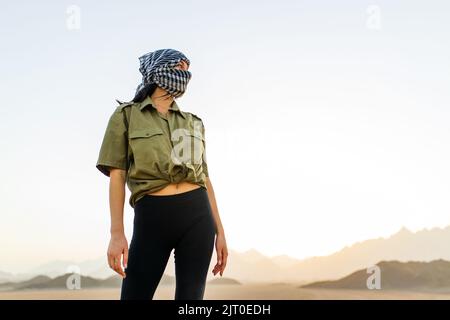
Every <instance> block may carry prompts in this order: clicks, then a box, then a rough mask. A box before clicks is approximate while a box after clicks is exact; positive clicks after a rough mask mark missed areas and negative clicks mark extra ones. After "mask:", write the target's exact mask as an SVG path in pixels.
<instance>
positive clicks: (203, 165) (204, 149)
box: [202, 121, 209, 177]
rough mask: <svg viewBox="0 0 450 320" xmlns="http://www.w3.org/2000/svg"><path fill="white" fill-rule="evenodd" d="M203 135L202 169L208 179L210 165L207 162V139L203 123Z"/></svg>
mask: <svg viewBox="0 0 450 320" xmlns="http://www.w3.org/2000/svg"><path fill="white" fill-rule="evenodd" d="M202 135H203V156H202V169H203V173H204V174H205V176H206V177H209V172H208V163H207V161H206V137H205V126H204V125H203V121H202Z"/></svg>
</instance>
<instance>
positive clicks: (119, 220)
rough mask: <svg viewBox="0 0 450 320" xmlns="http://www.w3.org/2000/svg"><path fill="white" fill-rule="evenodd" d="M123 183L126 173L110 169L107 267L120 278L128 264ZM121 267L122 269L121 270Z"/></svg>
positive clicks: (123, 275)
mask: <svg viewBox="0 0 450 320" xmlns="http://www.w3.org/2000/svg"><path fill="white" fill-rule="evenodd" d="M125 183H126V171H125V170H122V169H114V168H111V171H110V180H109V207H110V213H111V229H110V231H111V240H110V242H109V247H108V263H109V266H110V267H111V268H112V269H113V270H114V271H116V272H117V273H118V274H120V275H121V276H122V277H125V276H126V275H125V272H124V269H125V268H126V267H127V263H128V242H127V239H126V237H125V229H124V224H123V211H124V203H125ZM122 257H123V260H122ZM121 263H122V264H121ZM122 266H123V268H124V269H122Z"/></svg>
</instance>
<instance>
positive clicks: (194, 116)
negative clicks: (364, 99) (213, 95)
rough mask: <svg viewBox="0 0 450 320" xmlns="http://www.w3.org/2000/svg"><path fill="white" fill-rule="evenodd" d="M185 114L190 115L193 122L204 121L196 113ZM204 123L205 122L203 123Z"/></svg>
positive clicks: (187, 112) (185, 112)
mask: <svg viewBox="0 0 450 320" xmlns="http://www.w3.org/2000/svg"><path fill="white" fill-rule="evenodd" d="M183 112H184V114H186V115H188V116H189V117H190V118H191V119H192V120H199V121H202V118H200V117H199V116H198V115H196V114H195V113H192V112H189V111H183ZM202 122H203V121H202Z"/></svg>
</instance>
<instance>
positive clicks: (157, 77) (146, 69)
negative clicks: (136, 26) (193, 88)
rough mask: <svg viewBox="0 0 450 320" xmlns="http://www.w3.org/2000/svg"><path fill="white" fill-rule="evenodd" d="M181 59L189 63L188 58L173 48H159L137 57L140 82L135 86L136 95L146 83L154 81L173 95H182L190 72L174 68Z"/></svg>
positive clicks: (190, 75)
mask: <svg viewBox="0 0 450 320" xmlns="http://www.w3.org/2000/svg"><path fill="white" fill-rule="evenodd" d="M181 60H184V61H185V62H186V63H187V64H188V65H190V61H189V59H188V58H187V57H186V56H185V55H184V54H183V53H181V52H179V51H177V50H174V49H160V50H156V51H154V52H149V53H147V54H145V55H143V56H141V57H139V61H140V68H139V71H140V72H141V74H142V83H141V84H139V86H138V87H137V89H136V95H137V94H138V92H139V91H140V90H142V89H143V88H144V87H145V86H146V85H149V84H150V83H156V84H157V85H158V86H159V87H161V88H163V89H164V90H166V91H167V92H168V93H169V94H170V95H172V96H173V97H180V96H182V95H183V93H184V92H185V91H186V87H187V84H188V82H189V80H190V79H191V77H192V74H191V72H189V71H187V70H181V69H175V68H174V67H176V66H177V65H178V64H179V63H180V61H181Z"/></svg>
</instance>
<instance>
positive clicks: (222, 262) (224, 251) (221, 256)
mask: <svg viewBox="0 0 450 320" xmlns="http://www.w3.org/2000/svg"><path fill="white" fill-rule="evenodd" d="M206 186H207V190H208V198H209V203H210V204H211V209H212V213H213V216H214V221H215V223H216V252H217V263H216V265H215V266H214V269H213V271H212V272H213V273H214V275H216V274H217V273H218V272H220V276H222V275H223V271H224V270H225V267H226V265H227V258H228V248H227V242H226V240H225V230H224V228H223V225H222V221H221V220H220V216H219V209H218V208H217V203H216V197H215V195H214V188H213V186H212V183H211V180H210V179H209V177H207V178H206Z"/></svg>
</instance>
